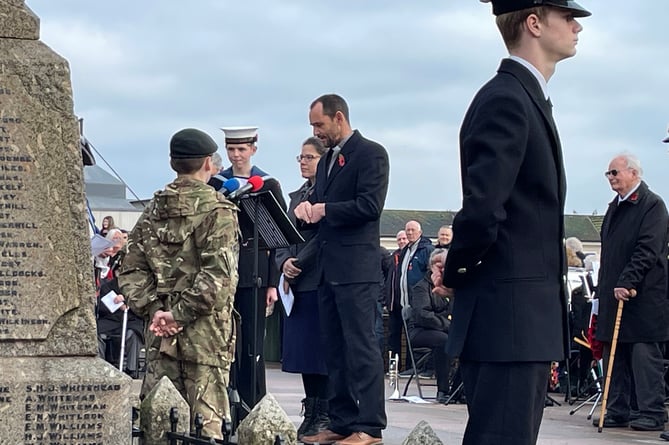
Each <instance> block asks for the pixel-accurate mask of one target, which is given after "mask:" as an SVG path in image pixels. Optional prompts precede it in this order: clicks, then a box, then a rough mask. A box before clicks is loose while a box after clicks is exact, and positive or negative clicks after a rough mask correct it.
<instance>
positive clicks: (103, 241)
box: [91, 233, 114, 256]
mask: <svg viewBox="0 0 669 445" xmlns="http://www.w3.org/2000/svg"><path fill="white" fill-rule="evenodd" d="M113 246H114V241H111V240H108V239H107V238H105V237H104V236H102V235H100V234H98V233H96V234H95V235H93V237H92V238H91V253H92V254H93V256H98V255H100V254H101V253H102V252H104V251H105V250H107V249H109V248H110V247H113Z"/></svg>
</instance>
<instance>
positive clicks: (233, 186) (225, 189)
mask: <svg viewBox="0 0 669 445" xmlns="http://www.w3.org/2000/svg"><path fill="white" fill-rule="evenodd" d="M241 186H242V183H241V182H239V179H237V178H230V179H228V180H226V181H225V182H224V183H223V185H222V186H221V188H220V189H219V191H220V192H221V193H223V196H225V197H228V196H230V193H232V192H234V191H235V190H238V189H239V187H241Z"/></svg>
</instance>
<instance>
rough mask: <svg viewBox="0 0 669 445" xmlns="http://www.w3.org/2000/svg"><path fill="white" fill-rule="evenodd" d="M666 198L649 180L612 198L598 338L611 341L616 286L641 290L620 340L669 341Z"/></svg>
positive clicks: (628, 308)
mask: <svg viewBox="0 0 669 445" xmlns="http://www.w3.org/2000/svg"><path fill="white" fill-rule="evenodd" d="M668 224H669V217H668V216H667V208H666V206H665V205H664V202H663V201H662V198H660V197H659V196H657V195H656V194H655V193H653V192H651V191H650V190H649V189H648V186H647V185H646V183H645V182H643V181H642V182H641V184H640V185H639V188H638V189H637V190H636V191H635V192H634V193H632V195H630V197H629V198H628V199H626V200H625V201H623V202H621V203H620V205H618V196H617V195H616V197H615V198H614V199H613V201H611V203H610V204H609V208H608V210H607V211H606V215H605V216H604V222H603V223H602V233H601V239H602V252H601V264H600V271H599V280H598V292H597V295H598V296H599V316H598V318H597V333H596V336H597V339H598V340H600V341H609V342H610V341H611V339H612V338H613V325H614V322H615V317H616V311H617V307H618V300H616V299H615V298H614V296H613V289H614V288H616V287H623V288H625V289H636V291H637V296H636V297H635V298H631V299H630V300H629V301H627V302H625V304H624V308H623V315H622V319H621V323H620V332H619V333H618V341H620V342H623V343H626V342H629V343H636V342H643V343H651V342H663V341H667V340H669V300H667V226H668Z"/></svg>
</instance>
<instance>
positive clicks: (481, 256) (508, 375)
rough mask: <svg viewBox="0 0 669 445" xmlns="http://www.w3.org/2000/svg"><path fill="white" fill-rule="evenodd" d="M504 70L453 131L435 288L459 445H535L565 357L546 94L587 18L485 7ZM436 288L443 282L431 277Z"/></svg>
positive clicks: (558, 221)
mask: <svg viewBox="0 0 669 445" xmlns="http://www.w3.org/2000/svg"><path fill="white" fill-rule="evenodd" d="M492 4H493V13H494V14H495V15H496V16H497V26H498V28H499V30H500V33H501V34H502V37H503V39H504V43H505V45H506V47H507V49H508V50H509V53H510V58H508V59H505V60H503V61H502V63H501V66H500V68H499V70H498V73H497V75H496V76H495V77H494V78H493V79H492V80H490V81H489V82H488V83H487V84H486V85H484V86H483V87H482V88H481V89H480V90H479V92H478V94H477V95H476V97H475V98H474V100H473V101H472V104H471V105H470V107H469V110H468V111H467V114H466V115H465V118H464V121H463V123H462V128H461V131H460V157H461V171H462V188H463V193H462V195H463V202H462V209H461V210H460V211H459V212H458V214H457V215H456V216H455V219H454V222H453V231H454V232H455V234H456V236H455V237H454V238H453V242H452V244H451V248H450V250H449V252H448V255H447V257H446V263H445V267H444V271H443V285H445V286H446V287H449V288H454V289H455V303H454V308H453V322H452V325H451V328H450V336H449V343H448V353H449V355H450V356H453V357H456V356H459V357H460V369H461V371H462V380H463V382H464V385H465V394H466V397H467V405H468V410H469V420H468V422H467V427H466V430H465V436H464V440H463V444H467V445H470V444H471V445H473V444H476V445H488V444H490V445H492V444H494V445H500V444H510V445H526V444H534V443H536V440H537V436H538V433H539V426H540V424H541V418H542V414H543V408H544V402H545V396H546V387H547V383H548V376H549V369H550V362H551V361H552V360H560V359H562V358H563V357H565V351H566V350H567V349H566V346H567V333H566V321H567V308H566V292H565V289H564V281H563V280H564V279H565V277H566V276H565V275H564V274H565V273H566V262H565V256H564V247H563V237H564V235H563V232H564V230H563V229H564V227H563V211H564V198H565V174H564V170H563V164H562V152H561V147H560V141H559V138H558V134H557V130H556V128H555V123H554V122H553V117H552V112H551V105H550V101H549V100H548V93H547V89H546V82H547V81H548V79H550V77H551V76H552V75H553V73H554V71H555V66H556V64H557V62H559V61H560V60H563V59H566V58H568V57H571V56H573V55H574V54H575V53H576V48H575V46H576V42H577V37H578V33H579V32H580V31H581V29H582V27H581V25H580V24H579V23H578V22H577V21H576V19H575V18H576V17H586V16H589V15H590V13H589V12H588V11H586V10H585V9H583V8H582V7H581V6H579V5H577V4H576V3H575V2H573V1H565V0H492ZM435 279H437V280H440V279H442V277H435Z"/></svg>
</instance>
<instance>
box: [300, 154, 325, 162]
mask: <svg viewBox="0 0 669 445" xmlns="http://www.w3.org/2000/svg"><path fill="white" fill-rule="evenodd" d="M318 158H320V156H315V155H297V156H296V157H295V160H296V161H297V162H302V161H307V162H311V161H313V160H314V159H318Z"/></svg>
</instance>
